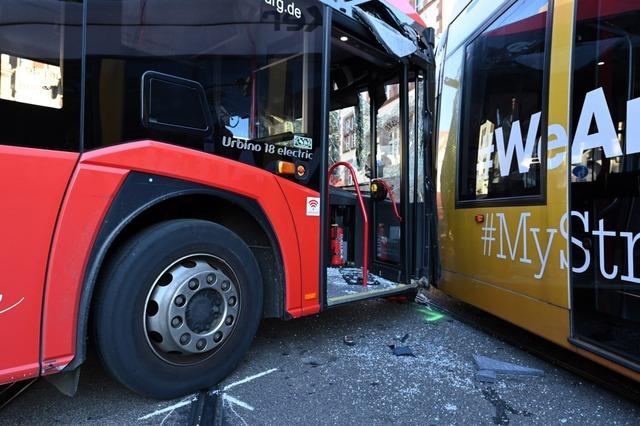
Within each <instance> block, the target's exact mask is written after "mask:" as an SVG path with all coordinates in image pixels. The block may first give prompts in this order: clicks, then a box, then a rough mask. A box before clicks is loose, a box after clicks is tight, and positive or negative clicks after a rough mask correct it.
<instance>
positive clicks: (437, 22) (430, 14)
mask: <svg viewBox="0 0 640 426" xmlns="http://www.w3.org/2000/svg"><path fill="white" fill-rule="evenodd" d="M469 1H470V0H410V2H411V4H412V6H413V7H414V8H415V9H416V10H417V11H418V12H419V13H420V16H422V19H424V21H425V22H426V23H427V25H429V26H430V27H433V28H434V29H435V30H436V38H439V37H440V35H441V34H442V33H443V32H444V30H446V29H447V25H449V23H451V21H452V20H453V19H454V18H455V17H456V16H457V15H458V13H460V11H461V10H462V9H463V8H464V7H465V6H466V5H467V4H468V3H469Z"/></svg>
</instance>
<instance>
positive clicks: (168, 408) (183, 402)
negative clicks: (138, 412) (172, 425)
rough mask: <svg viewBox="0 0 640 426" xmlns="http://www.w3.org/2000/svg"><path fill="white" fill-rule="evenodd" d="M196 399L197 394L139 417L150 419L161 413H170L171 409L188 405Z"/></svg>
mask: <svg viewBox="0 0 640 426" xmlns="http://www.w3.org/2000/svg"><path fill="white" fill-rule="evenodd" d="M196 399H197V398H196V397H195V396H193V397H191V399H186V400H183V401H180V402H178V403H177V404H173V405H171V406H169V407H166V408H163V409H161V410H157V411H154V412H153V413H149V414H147V415H144V416H142V417H140V418H138V420H148V419H150V418H151V417H155V416H159V415H160V414H164V413H168V412H169V411H172V410H177V409H178V408H182V407H185V406H187V405H190V404H193V403H194V402H195V401H196Z"/></svg>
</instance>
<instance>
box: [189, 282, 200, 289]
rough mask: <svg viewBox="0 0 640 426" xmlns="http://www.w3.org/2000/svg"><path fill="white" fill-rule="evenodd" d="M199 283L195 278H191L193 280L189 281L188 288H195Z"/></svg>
mask: <svg viewBox="0 0 640 426" xmlns="http://www.w3.org/2000/svg"><path fill="white" fill-rule="evenodd" d="M199 285H200V283H198V280H196V279H193V280H191V281H189V288H190V289H191V290H195V289H197V288H198V286H199Z"/></svg>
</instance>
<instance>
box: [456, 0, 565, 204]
mask: <svg viewBox="0 0 640 426" xmlns="http://www.w3.org/2000/svg"><path fill="white" fill-rule="evenodd" d="M524 1H526V0H510V1H507V2H505V3H504V4H503V5H502V7H500V8H499V9H498V10H497V11H496V12H495V13H494V14H493V15H492V16H491V17H490V18H488V19H486V20H485V21H484V22H483V23H482V25H479V26H478V28H477V30H476V31H474V32H473V33H472V34H471V36H469V37H468V38H467V39H466V40H465V41H464V42H463V43H460V44H459V45H457V46H456V47H455V49H453V51H451V52H447V53H446V55H445V56H446V59H447V60H448V59H449V58H450V57H451V56H452V55H454V54H456V53H458V51H459V50H460V49H462V50H463V53H464V54H463V58H462V64H461V66H462V71H461V78H462V80H461V81H462V89H461V99H460V101H459V102H460V105H459V111H458V114H459V117H460V118H459V120H458V124H457V126H456V128H455V131H456V132H457V135H458V136H457V138H456V147H457V155H456V173H455V194H456V195H455V208H456V209H469V208H476V207H511V206H513V207H517V206H539V205H546V204H547V144H548V132H546V131H540V133H539V134H540V150H541V155H540V157H541V158H540V177H539V180H540V192H539V194H536V195H514V196H510V197H501V198H487V199H475V200H462V199H461V196H460V194H461V192H460V190H461V188H460V182H461V179H460V178H461V172H462V169H461V166H462V155H463V154H464V152H463V149H462V148H463V146H464V144H463V139H462V137H463V136H464V135H463V134H462V129H463V127H464V126H463V122H464V120H465V112H466V110H467V109H468V105H467V104H468V102H467V85H466V84H465V82H466V81H465V80H466V79H465V78H466V74H467V72H466V71H467V54H466V53H467V49H468V48H469V46H470V45H471V44H472V43H473V42H474V41H476V40H477V39H478V37H480V36H481V35H482V34H484V33H485V31H486V30H487V29H488V28H489V27H491V25H493V24H494V23H495V22H496V21H498V20H499V19H500V18H501V17H503V16H504V15H505V13H507V12H508V11H509V10H510V9H511V8H512V7H514V6H515V5H516V4H517V3H519V2H524ZM554 6H555V0H547V18H546V29H545V46H544V68H543V75H542V111H541V113H542V114H541V117H540V129H547V128H548V127H549V85H550V70H551V46H552V40H553V11H554ZM452 130H454V129H452ZM523 136H524V137H526V130H525V135H523ZM505 137H506V135H505Z"/></svg>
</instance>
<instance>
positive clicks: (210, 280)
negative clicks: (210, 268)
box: [207, 274, 216, 284]
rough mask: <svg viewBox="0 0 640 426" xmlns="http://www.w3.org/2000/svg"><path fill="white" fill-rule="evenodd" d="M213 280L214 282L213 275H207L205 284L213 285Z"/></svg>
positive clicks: (214, 277)
mask: <svg viewBox="0 0 640 426" xmlns="http://www.w3.org/2000/svg"><path fill="white" fill-rule="evenodd" d="M215 280H216V276H215V275H213V274H209V275H207V283H208V284H213V283H214V281H215Z"/></svg>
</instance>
